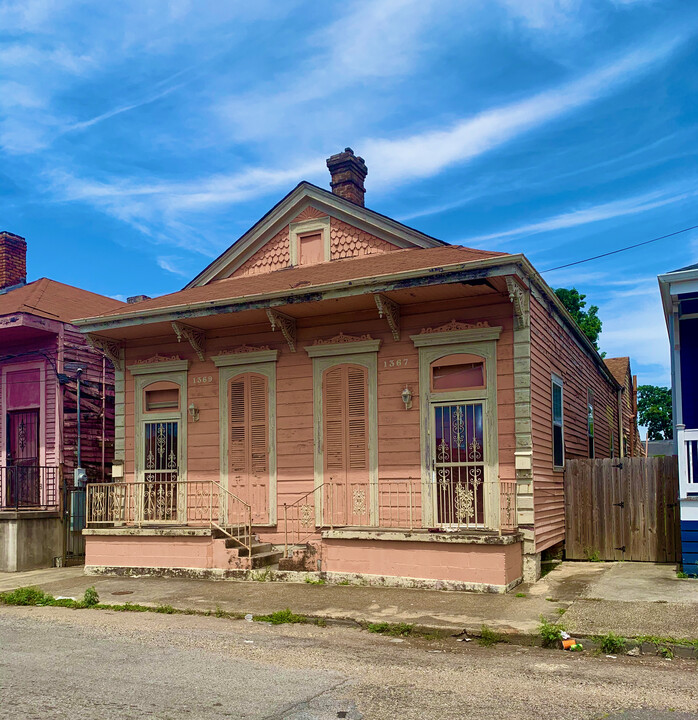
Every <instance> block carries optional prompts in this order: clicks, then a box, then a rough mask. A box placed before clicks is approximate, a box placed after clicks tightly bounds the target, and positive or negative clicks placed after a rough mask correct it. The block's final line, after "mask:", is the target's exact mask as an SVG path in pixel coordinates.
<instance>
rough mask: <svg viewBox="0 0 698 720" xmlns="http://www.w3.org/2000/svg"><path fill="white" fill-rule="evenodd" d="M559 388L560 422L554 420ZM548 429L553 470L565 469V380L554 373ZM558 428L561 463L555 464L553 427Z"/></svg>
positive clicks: (552, 375)
mask: <svg viewBox="0 0 698 720" xmlns="http://www.w3.org/2000/svg"><path fill="white" fill-rule="evenodd" d="M556 387H559V388H560V422H559V423H556V421H555V388H556ZM550 421H551V424H550V429H551V441H552V442H551V450H552V454H553V470H557V471H561V470H564V469H565V382H564V380H563V379H562V378H561V377H560V376H559V375H556V374H555V373H552V374H551V376H550ZM556 427H559V428H560V442H561V444H562V465H556V464H555V428H556Z"/></svg>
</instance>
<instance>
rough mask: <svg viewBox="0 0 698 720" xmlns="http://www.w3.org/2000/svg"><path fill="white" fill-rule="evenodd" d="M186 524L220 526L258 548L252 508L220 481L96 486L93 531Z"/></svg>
mask: <svg viewBox="0 0 698 720" xmlns="http://www.w3.org/2000/svg"><path fill="white" fill-rule="evenodd" d="M120 525H123V526H132V527H144V526H146V527H147V526H153V525H181V526H190V527H209V528H211V529H213V528H216V529H217V530H218V531H220V532H221V533H222V534H223V535H225V536H226V537H228V538H230V539H231V540H233V541H234V542H235V544H236V545H239V546H241V547H243V548H245V549H246V550H247V551H248V552H250V550H251V546H252V507H251V506H250V505H249V504H248V503H246V502H244V501H243V500H241V499H240V498H239V497H237V496H236V495H234V494H233V493H231V492H230V491H228V490H226V489H225V488H224V487H223V486H222V485H221V484H220V483H218V482H216V481H215V480H163V481H160V480H155V481H142V482H119V483H91V484H88V486H87V527H88V528H89V527H100V526H101V527H107V526H111V527H116V526H120Z"/></svg>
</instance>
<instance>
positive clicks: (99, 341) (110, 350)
mask: <svg viewBox="0 0 698 720" xmlns="http://www.w3.org/2000/svg"><path fill="white" fill-rule="evenodd" d="M86 337H87V342H88V344H89V346H90V347H91V348H93V349H94V350H98V351H99V352H103V353H104V354H105V355H106V356H107V357H108V358H109V359H110V360H111V363H112V365H113V366H114V370H123V367H122V365H121V348H122V345H121V343H120V342H119V341H118V340H112V339H111V338H105V337H100V336H99V335H92V334H91V333H87V335H86Z"/></svg>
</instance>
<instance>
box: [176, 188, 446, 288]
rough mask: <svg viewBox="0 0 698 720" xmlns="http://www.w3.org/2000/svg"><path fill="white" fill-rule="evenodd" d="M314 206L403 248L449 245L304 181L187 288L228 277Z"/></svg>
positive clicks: (188, 284)
mask: <svg viewBox="0 0 698 720" xmlns="http://www.w3.org/2000/svg"><path fill="white" fill-rule="evenodd" d="M310 205H312V206H313V207H315V208H316V209H318V210H321V211H325V212H327V214H328V215H332V216H334V217H337V218H339V219H341V220H344V221H345V222H348V223H349V224H350V225H353V226H354V227H357V228H359V229H361V230H365V231H366V232H370V233H371V234H373V235H375V236H376V237H379V238H381V239H382V240H385V241H387V242H389V243H392V244H394V245H397V247H400V248H431V247H440V246H444V245H448V243H445V242H444V241H443V240H437V239H436V238H434V237H431V236H430V235H426V234H424V233H422V232H419V231H418V230H415V229H414V228H411V227H408V226H407V225H403V224H402V223H400V222H397V220H393V219H392V218H389V217H387V216H385V215H381V213H378V212H375V210H369V209H368V208H366V207H363V206H361V205H357V204H356V203H353V202H350V201H349V200H345V199H344V198H343V197H340V196H339V195H335V194H334V193H331V192H329V191H328V190H325V189H323V188H321V187H318V186H317V185H313V184H312V183H309V182H306V181H303V182H301V183H298V185H296V187H295V188H293V190H291V192H290V193H288V195H286V196H285V197H283V198H282V199H281V200H280V201H279V202H278V203H277V204H276V205H274V207H273V208H272V209H271V210H270V211H269V212H268V213H267V214H266V215H264V216H263V217H262V218H261V219H260V220H258V221H257V222H256V223H255V224H254V225H253V226H252V227H251V228H250V229H249V230H248V231H247V232H246V233H245V234H244V235H242V236H241V237H240V238H238V239H237V240H236V241H235V242H234V243H233V244H232V245H231V246H230V247H229V248H228V249H227V250H226V251H225V252H223V253H222V254H221V255H219V256H218V257H217V258H216V259H215V260H214V261H213V262H212V263H211V264H210V265H209V266H208V267H206V268H204V270H202V271H201V272H200V273H199V274H198V275H197V276H196V277H195V278H194V279H193V280H192V281H191V282H189V283H187V285H186V286H185V288H184V289H187V288H193V287H198V286H199V285H205V284H206V283H208V282H211V281H212V280H220V279H221V278H223V277H225V276H226V274H227V271H228V270H229V269H234V268H235V267H236V266H238V265H240V264H242V263H243V262H244V261H245V260H247V259H248V258H249V257H250V256H251V255H252V254H254V253H255V252H256V251H257V250H259V249H260V248H261V247H262V245H264V243H265V242H266V241H267V240H269V239H270V238H271V237H272V236H273V235H274V234H275V233H277V232H278V231H279V230H280V229H281V228H282V227H283V226H284V225H286V224H288V223H289V222H291V221H292V220H293V219H294V218H295V217H296V216H297V215H298V214H299V213H301V212H302V211H303V210H305V208H307V207H308V206H310Z"/></svg>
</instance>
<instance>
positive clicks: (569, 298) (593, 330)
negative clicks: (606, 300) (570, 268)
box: [555, 288, 605, 355]
mask: <svg viewBox="0 0 698 720" xmlns="http://www.w3.org/2000/svg"><path fill="white" fill-rule="evenodd" d="M555 294H556V295H557V297H558V298H559V300H560V301H561V302H562V304H563V305H564V306H565V307H566V308H567V311H568V312H569V314H570V315H571V316H572V317H573V318H574V319H575V320H576V322H577V325H579V327H580V328H581V329H582V332H583V333H584V334H585V335H586V336H587V337H588V338H589V340H591V342H593V343H594V347H595V348H596V349H597V350H598V349H599V343H598V339H599V335H600V334H601V327H602V326H603V323H602V322H601V320H600V318H599V317H598V315H597V313H598V312H599V307H598V305H590V306H589V309H588V310H585V309H584V308H585V307H586V295H582V294H581V293H580V292H579V290H577V288H572V289H571V290H570V289H569V288H558V289H557V290H555ZM604 355H605V353H604Z"/></svg>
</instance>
